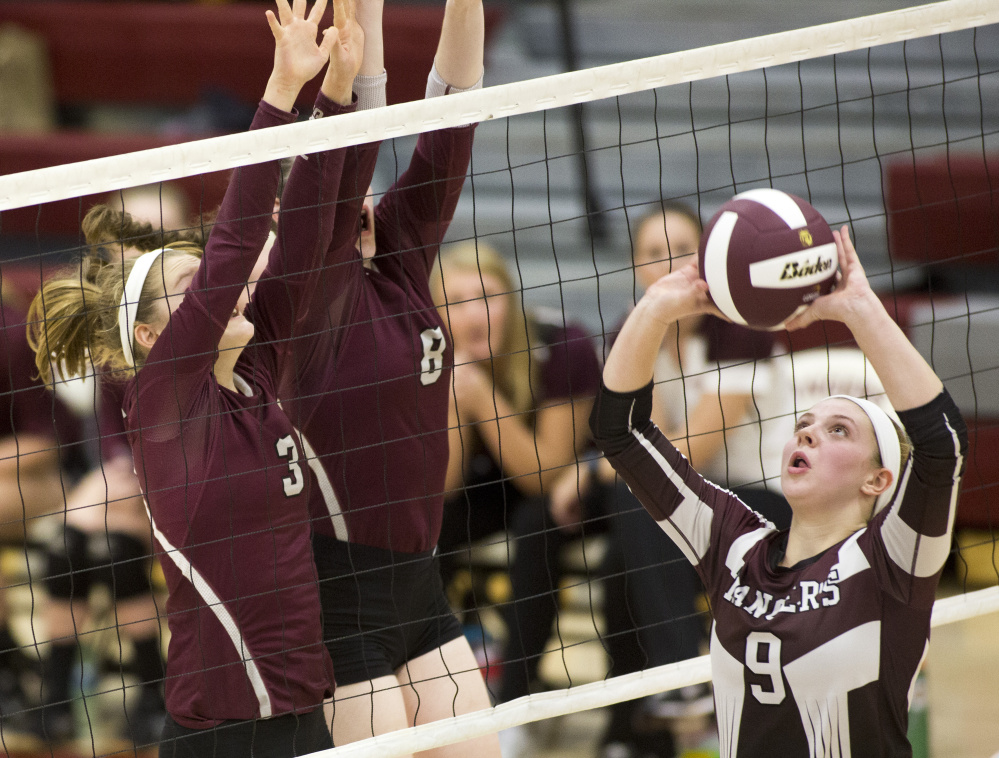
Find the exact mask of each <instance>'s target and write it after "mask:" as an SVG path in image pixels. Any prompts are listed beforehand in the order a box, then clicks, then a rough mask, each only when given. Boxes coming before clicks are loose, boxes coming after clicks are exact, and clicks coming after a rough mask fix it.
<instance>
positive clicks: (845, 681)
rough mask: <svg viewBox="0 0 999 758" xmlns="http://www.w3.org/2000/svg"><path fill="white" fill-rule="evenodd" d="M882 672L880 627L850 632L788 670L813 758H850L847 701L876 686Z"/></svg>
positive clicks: (872, 625)
mask: <svg viewBox="0 0 999 758" xmlns="http://www.w3.org/2000/svg"><path fill="white" fill-rule="evenodd" d="M880 667H881V622H880V621H869V622H868V623H866V624H861V625H860V626H857V627H854V628H853V629H849V630H847V631H845V632H843V634H841V635H839V636H838V637H834V638H833V639H831V640H829V641H828V642H827V643H825V644H824V645H819V646H818V647H817V648H815V649H814V650H812V651H810V652H808V653H806V654H805V655H803V656H801V657H800V658H798V659H797V660H794V661H791V662H790V663H787V664H785V665H784V676H785V678H786V679H787V684H788V686H789V687H790V688H791V694H792V696H793V697H794V702H795V703H796V704H797V705H798V712H799V713H800V714H801V724H802V726H803V727H804V728H805V735H806V736H807V737H808V748H809V750H808V754H809V756H810V758H850V755H851V752H850V713H849V708H848V707H847V695H848V694H849V692H850V691H851V690H855V689H858V688H860V687H863V686H864V685H865V684H870V683H871V682H876V681H877V680H878V672H879V670H880Z"/></svg>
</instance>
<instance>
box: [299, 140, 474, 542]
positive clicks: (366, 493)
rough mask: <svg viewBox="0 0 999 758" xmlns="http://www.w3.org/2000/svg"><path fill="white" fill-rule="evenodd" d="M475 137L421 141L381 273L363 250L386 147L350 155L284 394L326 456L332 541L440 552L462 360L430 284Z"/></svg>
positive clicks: (387, 235)
mask: <svg viewBox="0 0 999 758" xmlns="http://www.w3.org/2000/svg"><path fill="white" fill-rule="evenodd" d="M473 132H474V126H468V127H460V128H455V129H444V130H441V131H437V132H429V133H425V134H421V135H420V137H419V139H418V141H417V144H416V150H415V151H414V153H413V157H412V160H411V161H410V164H409V167H408V169H407V170H406V171H405V172H403V174H402V175H401V176H400V177H399V179H398V181H396V183H395V184H394V185H393V186H392V187H391V188H390V189H389V191H388V192H387V193H386V194H385V196H384V197H383V198H382V199H381V201H380V202H379V203H378V205H377V207H376V209H375V232H376V240H377V245H378V247H377V252H376V255H375V268H374V269H368V268H364V266H363V265H362V260H361V255H360V253H359V252H358V251H357V248H356V247H355V245H356V242H357V232H358V219H359V218H360V210H361V203H362V200H363V197H364V194H365V191H366V189H367V187H368V183H369V182H370V178H371V175H372V173H373V171H374V164H375V160H376V158H377V153H378V145H377V144H370V145H363V146H361V147H358V148H356V149H352V150H348V157H347V159H346V163H345V165H344V171H343V178H342V180H341V185H340V189H339V193H338V195H337V196H338V197H339V198H343V200H342V201H341V202H340V203H339V205H340V207H339V208H338V210H337V218H336V230H335V231H334V236H333V242H332V243H331V245H330V249H329V253H328V255H327V257H326V265H325V267H324V269H323V270H322V271H321V272H320V273H319V276H318V278H319V282H318V285H317V289H316V291H315V293H314V294H313V295H312V304H311V306H310V310H309V314H308V317H309V322H308V325H307V326H306V327H305V328H304V330H303V331H302V332H301V333H302V334H303V335H304V337H303V338H302V339H299V340H297V341H295V343H294V361H292V362H290V363H289V367H290V368H289V370H288V371H286V373H285V375H284V377H283V380H282V386H281V394H280V396H281V398H282V402H283V404H284V406H285V409H286V410H287V411H288V415H289V417H290V418H291V419H292V420H293V421H294V422H295V424H296V425H297V426H298V428H299V429H301V430H302V432H303V434H304V437H305V439H307V440H308V443H309V444H310V445H311V447H312V449H313V451H314V452H313V453H311V454H310V456H309V457H310V465H313V466H314V468H315V470H316V473H317V475H318V476H319V478H320V483H321V484H322V486H323V492H324V495H325V496H326V499H325V504H324V505H323V507H322V508H321V509H319V510H317V511H316V512H315V513H314V516H315V523H314V528H315V530H316V531H317V532H319V533H322V534H326V535H328V536H331V537H335V538H337V539H340V540H344V541H350V542H354V543H360V544H364V545H369V546H373V547H379V548H385V549H389V550H394V551H400V552H410V553H415V552H423V551H427V550H431V549H432V548H433V547H434V546H435V545H436V544H437V537H438V535H439V533H440V524H441V513H442V507H443V491H444V477H445V473H446V471H447V458H448V436H447V425H448V424H447V414H448V397H449V394H450V388H451V367H452V365H453V362H454V361H453V355H452V350H451V346H450V344H449V339H448V335H447V331H446V329H445V326H444V323H443V321H442V320H441V318H440V316H439V315H438V313H437V310H436V308H435V307H434V303H433V299H432V298H431V295H430V286H429V276H430V270H431V267H432V266H433V263H434V260H435V259H436V256H437V252H438V248H439V246H440V243H441V240H442V239H443V237H444V234H445V232H446V231H447V228H448V225H449V224H450V222H451V218H452V216H453V215H454V209H455V207H456V205H457V203H458V198H459V196H460V194H461V188H462V185H463V184H464V181H465V172H466V171H467V169H468V162H469V159H470V157H471V149H472V135H473ZM320 464H321V465H320Z"/></svg>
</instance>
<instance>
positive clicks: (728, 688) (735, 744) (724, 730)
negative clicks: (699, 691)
mask: <svg viewBox="0 0 999 758" xmlns="http://www.w3.org/2000/svg"><path fill="white" fill-rule="evenodd" d="M711 680H712V683H713V684H714V689H715V720H716V721H717V723H718V752H719V754H720V758H736V755H737V753H738V750H739V731H740V729H741V728H742V708H743V705H744V701H745V699H746V673H745V666H744V665H743V663H742V661H740V660H739V659H737V658H733V657H732V656H731V655H729V652H728V651H727V650H726V649H725V646H724V645H722V643H721V640H719V639H718V635H717V633H716V632H715V624H712V625H711Z"/></svg>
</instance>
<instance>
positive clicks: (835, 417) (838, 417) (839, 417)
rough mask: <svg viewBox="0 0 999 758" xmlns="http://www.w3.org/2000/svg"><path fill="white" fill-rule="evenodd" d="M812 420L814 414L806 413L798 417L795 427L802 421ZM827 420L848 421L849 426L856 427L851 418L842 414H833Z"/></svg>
mask: <svg viewBox="0 0 999 758" xmlns="http://www.w3.org/2000/svg"><path fill="white" fill-rule="evenodd" d="M814 418H815V414H814V413H812V412H811V411H806V412H805V413H802V414H801V415H800V416H798V420H797V421H796V422H795V424H796V425H797V424H800V423H801V422H802V421H804V420H811V419H814ZM829 420H840V421H848V422H850V424H851V426H856V425H857V422H856V421H854V419H853V418H851V417H850V416H847V415H846V414H843V413H834V414H833V415H831V416H829Z"/></svg>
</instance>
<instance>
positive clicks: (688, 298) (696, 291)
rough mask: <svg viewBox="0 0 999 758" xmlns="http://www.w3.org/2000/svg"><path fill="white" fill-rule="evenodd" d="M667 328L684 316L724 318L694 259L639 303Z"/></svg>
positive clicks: (653, 288)
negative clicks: (667, 325)
mask: <svg viewBox="0 0 999 758" xmlns="http://www.w3.org/2000/svg"><path fill="white" fill-rule="evenodd" d="M640 305H642V307H644V308H646V309H649V310H650V312H651V313H653V314H655V316H656V318H657V319H658V320H660V321H662V322H663V323H664V324H671V323H673V322H674V321H677V320H678V319H681V318H684V317H685V316H693V315H697V314H701V313H712V314H714V315H716V316H719V317H722V318H724V317H723V316H721V313H720V312H719V311H718V309H717V308H716V307H715V304H714V303H713V302H712V301H711V297H710V296H709V295H708V284H707V282H705V281H704V280H703V279H701V277H700V275H699V274H698V269H697V259H696V258H695V259H694V260H693V261H691V262H690V263H689V264H687V265H686V266H683V267H682V268H679V269H677V270H675V271H673V272H671V273H669V274H667V275H666V276H663V277H660V278H659V279H657V280H656V281H655V282H654V283H653V284H652V286H651V287H649V288H648V290H646V292H645V295H644V296H643V297H642V300H641V301H640Z"/></svg>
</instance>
